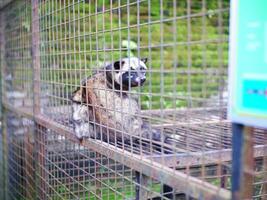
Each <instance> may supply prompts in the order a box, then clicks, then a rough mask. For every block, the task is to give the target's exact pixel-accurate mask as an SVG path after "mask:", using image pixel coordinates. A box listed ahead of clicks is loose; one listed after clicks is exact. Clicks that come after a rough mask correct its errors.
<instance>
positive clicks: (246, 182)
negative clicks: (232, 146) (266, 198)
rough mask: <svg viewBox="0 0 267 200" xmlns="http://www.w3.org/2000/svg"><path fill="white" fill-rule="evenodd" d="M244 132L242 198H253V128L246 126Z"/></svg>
mask: <svg viewBox="0 0 267 200" xmlns="http://www.w3.org/2000/svg"><path fill="white" fill-rule="evenodd" d="M243 134H244V136H243V139H244V143H243V145H244V146H243V152H242V159H243V163H242V165H243V175H242V177H243V179H242V186H241V199H252V196H253V182H254V158H253V150H254V149H253V128H252V127H248V126H245V127H244V130H243Z"/></svg>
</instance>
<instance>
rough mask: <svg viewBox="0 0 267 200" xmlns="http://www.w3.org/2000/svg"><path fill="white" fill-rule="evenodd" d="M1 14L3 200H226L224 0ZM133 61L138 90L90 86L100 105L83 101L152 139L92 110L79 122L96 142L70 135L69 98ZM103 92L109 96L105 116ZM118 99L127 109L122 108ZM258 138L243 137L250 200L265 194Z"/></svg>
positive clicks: (55, 0)
mask: <svg viewBox="0 0 267 200" xmlns="http://www.w3.org/2000/svg"><path fill="white" fill-rule="evenodd" d="M0 15H1V26H0V28H1V29H0V30H1V32H0V36H1V37H0V40H1V41H0V44H1V73H2V76H1V77H2V82H1V84H2V108H3V109H2V116H3V117H2V120H3V126H2V129H3V130H2V132H1V137H0V139H1V145H0V147H1V154H0V157H1V158H3V159H1V161H0V166H1V170H0V174H1V177H3V179H4V180H3V181H1V186H2V187H1V190H2V191H3V192H1V195H2V196H1V195H0V196H1V199H230V192H229V189H230V187H231V183H230V180H231V147H232V144H231V124H230V123H229V121H228V120H227V119H226V104H227V89H226V85H227V65H228V61H227V60H228V32H229V30H228V26H229V1H226V0H217V1H206V0H201V1H199V0H183V1H176V0H173V1H172V0H168V1H163V0H159V1H157V0H139V1H130V0H127V1H126V0H113V1H102V0H94V1H85V0H84V1H82V0H80V1H78V0H75V1H74V0H73V1H71V0H61V1H59V0H46V1H45V0H39V1H38V0H32V1H29V0H27V1H12V2H11V3H8V4H7V5H5V7H3V8H2V9H1V12H0ZM133 56H135V57H138V58H144V57H147V60H148V61H147V63H146V66H147V69H146V76H147V80H146V82H145V84H144V86H142V87H135V88H131V87H130V88H129V89H128V90H126V91H123V90H122V88H120V89H117V88H115V86H114V81H113V82H112V84H113V86H112V87H109V88H98V87H95V88H93V89H94V90H95V92H96V93H97V94H100V93H101V94H104V103H103V104H104V105H101V104H97V105H93V106H94V108H95V109H98V110H101V109H102V110H105V109H106V110H108V112H109V113H111V114H110V115H111V116H118V118H120V121H123V120H125V119H129V118H130V119H138V120H141V121H142V123H144V124H146V125H147V127H148V130H149V132H150V133H152V132H154V131H156V132H157V133H160V135H161V138H160V140H158V141H152V140H151V136H150V138H149V137H148V138H144V137H142V135H141V131H142V130H141V129H142V128H141V127H139V129H140V130H138V132H140V133H139V134H137V135H135V137H133V136H132V135H130V134H131V133H130V132H126V131H125V130H124V129H120V128H116V126H115V127H112V126H110V127H109V126H108V125H106V124H104V122H103V121H101V120H100V121H99V120H97V116H95V115H93V117H92V118H90V119H89V120H88V121H86V123H88V124H89V123H90V125H92V127H93V135H94V136H95V137H96V138H85V139H83V140H79V139H78V138H77V136H76V135H75V132H74V122H73V116H72V111H73V110H72V104H73V102H72V101H71V96H72V93H73V92H74V91H75V90H76V89H77V88H78V87H81V88H84V89H88V88H89V87H90V85H82V82H83V80H85V79H88V77H92V76H95V74H101V73H103V77H104V79H105V84H107V80H106V79H107V74H106V72H107V71H108V69H105V68H103V67H104V66H107V65H108V64H107V63H114V62H115V61H117V60H121V59H122V58H128V59H129V57H133ZM139 62H140V61H139ZM114 71H115V70H114V69H112V72H114ZM130 71H132V69H130ZM133 71H134V70H133ZM114 73H115V72H114ZM103 77H102V78H103ZM110 93H112V94H113V93H116V94H117V95H118V96H119V101H118V102H117V101H116V102H115V101H113V102H112V103H113V106H112V108H108V109H107V108H105V105H107V102H108V101H111V100H110V99H108V98H107V95H108V94H110ZM125 96H127V98H129V99H135V102H137V104H136V105H137V106H138V109H137V112H135V113H131V112H130V110H131V109H130V108H131V106H130V107H129V110H126V111H125V110H124V106H125V104H124V101H122V100H121V99H124V98H125ZM81 105H82V106H85V107H88V108H89V107H90V106H92V104H91V103H90V102H88V101H85V102H82V103H81ZM132 106H134V105H132ZM130 125H131V121H129V123H128V126H130ZM90 131H92V130H91V129H90ZM109 131H110V132H114V135H115V136H117V137H122V138H124V137H125V138H127V137H130V138H131V139H132V140H130V142H129V141H126V140H121V139H115V140H114V141H112V140H109V137H107V138H104V135H105V134H107V132H108V133H109ZM88 132H89V130H88ZM97 135H101V137H100V138H97ZM163 135H167V136H168V137H169V138H170V140H171V144H167V143H166V142H164V141H163ZM266 135H267V134H266V131H265V130H261V129H254V131H253V137H252V138H253V141H250V142H251V143H252V145H254V169H252V171H253V172H250V173H251V176H252V177H253V179H254V181H253V194H252V198H253V199H265V198H266V197H267V186H266V184H267V183H266V174H267V173H266V166H267V158H266V143H267V142H266V141H267V138H266V137H267V136H266ZM133 138H134V139H133ZM133 141H137V142H136V143H135V142H133ZM140 141H141V142H140Z"/></svg>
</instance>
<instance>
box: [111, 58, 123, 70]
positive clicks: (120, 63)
mask: <svg viewBox="0 0 267 200" xmlns="http://www.w3.org/2000/svg"><path fill="white" fill-rule="evenodd" d="M123 64H124V61H120V60H119V61H115V62H114V64H113V65H114V69H115V70H119V69H120V68H121V66H122V65H123Z"/></svg>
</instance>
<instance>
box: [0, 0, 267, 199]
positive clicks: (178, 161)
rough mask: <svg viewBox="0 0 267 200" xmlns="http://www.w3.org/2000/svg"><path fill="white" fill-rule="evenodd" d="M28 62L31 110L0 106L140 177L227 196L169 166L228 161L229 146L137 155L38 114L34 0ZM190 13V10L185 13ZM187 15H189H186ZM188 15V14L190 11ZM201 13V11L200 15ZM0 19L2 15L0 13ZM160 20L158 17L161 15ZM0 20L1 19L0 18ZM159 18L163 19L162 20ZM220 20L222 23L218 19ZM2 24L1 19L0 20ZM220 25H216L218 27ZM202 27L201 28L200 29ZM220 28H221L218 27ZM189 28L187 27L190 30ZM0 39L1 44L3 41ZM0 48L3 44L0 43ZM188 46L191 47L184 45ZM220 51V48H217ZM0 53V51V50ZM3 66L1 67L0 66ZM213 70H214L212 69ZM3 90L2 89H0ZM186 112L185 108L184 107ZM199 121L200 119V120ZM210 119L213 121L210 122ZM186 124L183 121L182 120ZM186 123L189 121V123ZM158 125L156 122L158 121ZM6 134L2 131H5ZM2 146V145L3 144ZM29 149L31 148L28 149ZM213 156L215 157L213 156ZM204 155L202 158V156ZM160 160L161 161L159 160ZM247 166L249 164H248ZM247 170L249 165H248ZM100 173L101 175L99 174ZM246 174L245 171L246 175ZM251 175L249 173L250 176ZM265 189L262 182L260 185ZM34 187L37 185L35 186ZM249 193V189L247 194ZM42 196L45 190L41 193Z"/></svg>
mask: <svg viewBox="0 0 267 200" xmlns="http://www.w3.org/2000/svg"><path fill="white" fill-rule="evenodd" d="M31 2H32V24H31V25H32V65H33V72H34V73H33V80H34V81H33V94H34V104H33V112H31V111H30V110H28V109H24V108H14V107H13V106H12V105H11V104H10V103H8V101H7V100H5V99H3V102H2V105H3V110H9V111H12V112H14V113H16V114H17V115H19V116H23V117H27V118H29V119H32V120H33V121H34V122H35V126H36V127H35V128H36V129H39V127H41V126H42V127H44V128H45V127H47V128H48V127H49V129H51V130H52V131H54V132H55V133H56V134H58V135H61V136H64V137H65V138H66V139H67V140H69V141H72V142H74V143H76V144H80V145H81V146H83V147H86V148H88V149H92V150H94V151H95V152H97V154H99V155H105V156H106V157H108V158H110V159H113V160H115V161H117V162H119V163H122V164H123V165H125V166H128V167H130V168H132V169H134V170H136V171H138V172H142V177H144V179H146V176H147V177H150V178H154V179H157V180H161V181H162V182H163V183H164V184H165V183H166V184H168V185H171V186H172V187H173V188H174V189H176V190H179V191H190V195H192V196H193V197H195V198H202V199H230V198H231V193H230V191H228V190H226V189H223V188H220V187H216V186H214V185H212V184H209V183H207V182H204V181H203V180H200V179H198V178H194V177H192V176H190V175H188V174H185V173H183V172H180V171H174V170H173V169H171V167H172V168H174V167H177V168H187V167H188V166H200V165H202V166H203V165H209V164H214V163H216V161H218V158H219V161H220V163H222V162H228V161H231V153H232V150H231V149H221V150H215V151H208V152H204V153H203V152H202V153H199V152H197V153H193V152H185V153H182V154H177V155H176V154H171V155H160V156H157V155H156V156H145V155H137V154H133V153H130V152H128V151H125V150H123V149H120V148H118V147H115V146H113V145H110V144H107V143H105V142H102V141H98V140H93V139H89V140H86V141H85V140H84V141H82V143H80V141H79V140H78V139H77V138H76V136H75V135H74V134H73V131H72V130H71V129H70V128H67V127H66V126H63V125H61V124H59V123H57V122H55V121H53V120H50V119H48V117H47V116H45V115H43V114H41V112H40V49H39V44H40V43H39V42H40V35H39V17H38V0H32V1H31ZM188 14H190V13H188ZM188 16H189V15H188ZM190 16H191V15H190ZM201 16H203V15H201ZM1 19H2V17H1ZM161 20H162V19H161ZM188 20H189V21H188V24H189V26H188V29H190V18H189V17H188ZM1 21H2V22H3V20H1ZM162 21H163V20H162ZM220 23H222V22H221V21H220ZM1 24H2V23H1ZM219 28H220V27H219ZM204 31H205V30H204ZM220 31H221V30H220ZM190 32H191V31H190ZM223 40H224V39H223V38H220V39H219V41H218V42H220V41H223ZM1 41H2V42H3V38H2V37H1V38H0V42H1ZM2 42H1V45H3V43H2ZM189 43H191V41H190V39H188V44H189ZM1 47H2V48H3V46H1ZM188 49H189V50H190V49H191V47H190V46H188ZM219 51H220V52H221V51H222V49H219ZM1 55H2V54H1ZM188 59H189V61H191V60H190V59H191V58H190V57H188ZM2 70H3V68H2ZM220 70H221V73H223V69H222V68H220ZM184 73H185V74H188V73H199V71H196V72H194V70H193V69H191V68H190V69H189V70H188V72H184ZM214 73H216V72H214ZM2 91H3V90H2ZM188 112H189V109H188ZM200 123H201V122H200ZM211 123H213V122H211ZM184 125H187V126H188V124H187V123H184ZM189 125H190V124H189ZM158 126H159V125H158ZM5 135H6V133H5ZM35 140H37V141H40V142H41V143H43V144H44V143H45V142H44V141H45V140H46V139H45V138H44V137H43V136H41V135H40V134H38V133H37V134H36V136H35ZM248 141H251V137H250V138H248ZM247 145H250V146H248V147H251V148H249V149H247V150H248V152H249V153H250V158H253V154H254V157H255V158H257V157H264V163H265V164H264V167H265V169H264V170H265V171H266V165H267V164H266V160H267V159H266V155H265V152H266V145H259V146H255V148H254V153H253V152H252V151H251V150H253V148H252V145H251V144H250V143H247ZM5 146H6V145H5ZM34 150H35V151H37V152H41V154H42V155H44V154H45V153H44V151H45V150H44V147H43V146H35V147H34ZM30 151H32V149H30ZM215 157H217V158H216V159H215ZM202 158H204V160H202ZM36 162H37V163H38V164H39V165H41V166H44V160H43V158H42V157H38V156H37V157H36ZM247 162H248V163H251V160H247ZM162 163H164V165H163V164H162ZM250 167H251V165H250ZM248 171H249V172H250V171H251V168H249V169H248ZM45 173H46V172H45V171H42V172H41V176H45ZM100 176H101V175H100ZM248 176H249V175H248ZM250 178H251V177H250ZM40 181H41V182H40V185H41V187H42V186H44V187H45V184H46V183H45V181H43V180H40ZM145 181H146V180H141V181H140V182H142V183H141V184H145V183H144V182H145ZM249 184H252V182H251V181H250V182H249ZM264 186H265V187H264V188H265V190H266V188H267V187H266V184H265V185H264ZM36 189H38V187H37V188H36ZM249 195H251V193H250V194H249ZM41 196H42V197H43V198H45V194H42V195H41Z"/></svg>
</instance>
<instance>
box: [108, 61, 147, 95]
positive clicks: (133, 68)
mask: <svg viewBox="0 0 267 200" xmlns="http://www.w3.org/2000/svg"><path fill="white" fill-rule="evenodd" d="M146 62H147V58H142V59H139V58H136V57H131V58H123V59H121V60H119V61H115V62H114V63H112V64H110V65H108V66H107V67H106V70H107V72H106V74H107V79H108V81H109V83H114V84H115V87H116V88H117V89H118V88H122V89H123V90H126V89H129V87H137V86H141V85H143V84H144V82H145V81H146V70H147V67H146V64H145V63H146Z"/></svg>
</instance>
